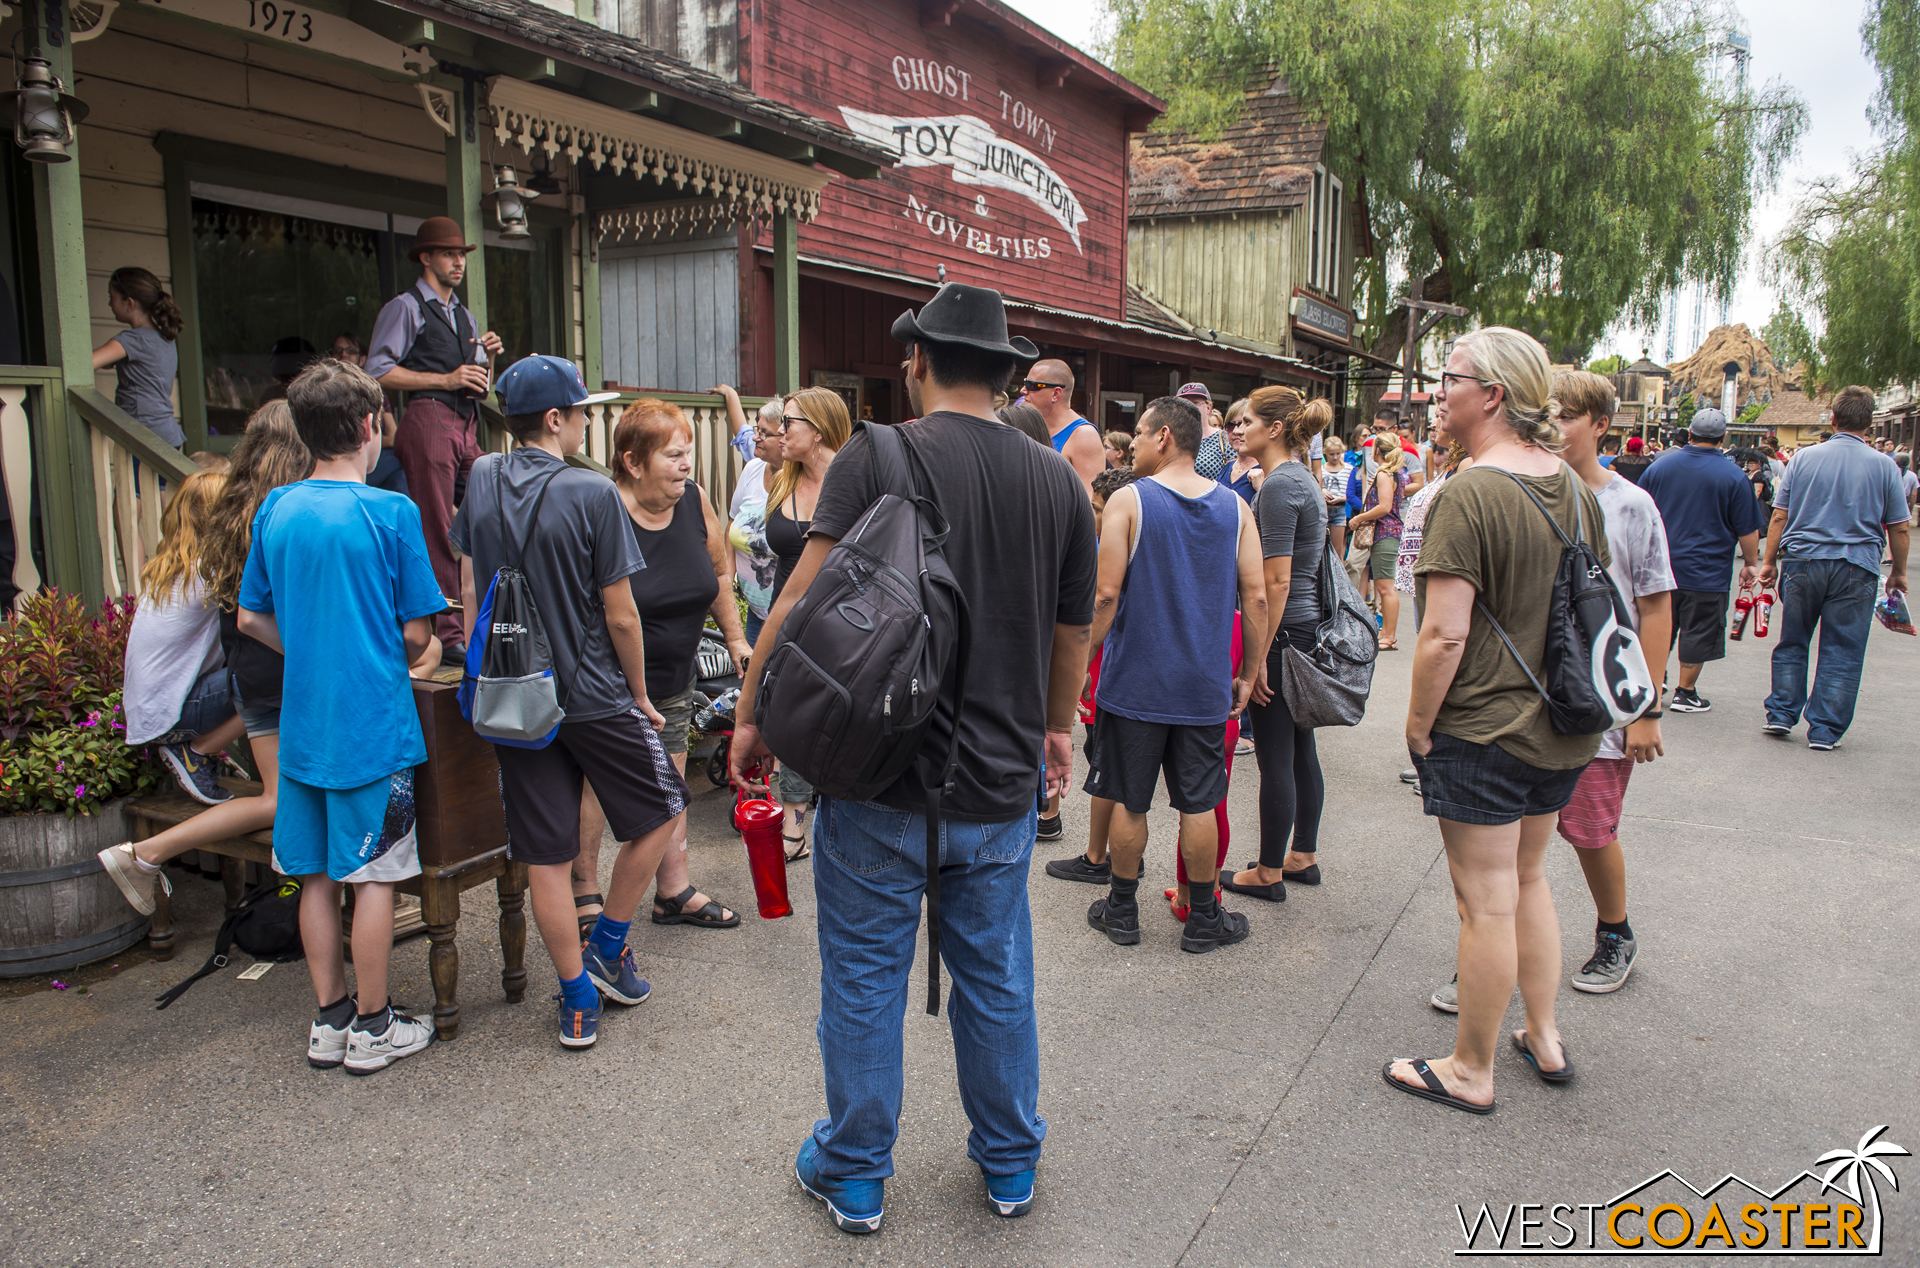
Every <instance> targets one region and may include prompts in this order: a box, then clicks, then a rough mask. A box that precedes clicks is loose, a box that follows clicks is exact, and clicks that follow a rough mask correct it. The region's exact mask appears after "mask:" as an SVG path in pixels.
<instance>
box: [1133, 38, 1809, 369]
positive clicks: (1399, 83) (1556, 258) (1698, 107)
mask: <svg viewBox="0 0 1920 1268" xmlns="http://www.w3.org/2000/svg"><path fill="white" fill-rule="evenodd" d="M1103 3H1105V4H1107V5H1108V7H1109V10H1110V13H1111V16H1112V22H1113V25H1112V30H1113V35H1112V39H1111V44H1110V47H1109V48H1108V49H1107V50H1106V51H1107V52H1108V54H1109V55H1110V56H1111V57H1112V58H1113V60H1114V61H1115V63H1116V64H1117V65H1118V66H1119V67H1120V69H1121V70H1123V71H1124V72H1126V73H1127V74H1129V75H1131V76H1133V77H1134V78H1136V79H1138V80H1139V81H1140V82H1142V83H1143V84H1145V85H1146V86H1147V87H1149V88H1151V89H1153V90H1154V91H1156V92H1159V93H1161V94H1162V95H1165V96H1166V97H1167V98H1168V99H1169V101H1170V103H1171V110H1170V112H1169V117H1168V119H1167V121H1166V123H1167V126H1169V127H1173V128H1182V129H1190V130H1193V131H1196V132H1198V133H1199V134H1200V135H1201V136H1202V137H1211V136H1213V135H1217V134H1218V132H1219V131H1220V130H1221V129H1223V128H1224V127H1225V126H1226V125H1227V124H1228V123H1230V122H1231V121H1232V120H1233V118H1234V117H1235V113H1236V112H1237V111H1238V110H1239V108H1240V103H1241V100H1242V93H1243V91H1244V88H1245V86H1246V85H1247V84H1248V83H1250V82H1253V81H1254V80H1256V79H1257V78H1258V77H1260V76H1262V75H1266V74H1273V73H1277V74H1280V75H1283V76H1285V78H1286V81H1287V84H1288V86H1289V87H1290V89H1291V90H1292V91H1293V92H1294V93H1295V94H1296V95H1297V96H1299V97H1300V98H1301V99H1302V100H1303V101H1304V102H1305V103H1306V105H1307V106H1308V107H1309V108H1310V109H1312V110H1313V111H1315V112H1316V113H1318V114H1319V115H1320V116H1321V117H1322V118H1323V119H1324V120H1325V122H1326V125H1327V153H1328V162H1329V164H1330V165H1332V166H1334V167H1335V168H1336V169H1338V170H1341V171H1344V172H1350V173H1352V174H1353V175H1354V176H1355V177H1356V178H1357V179H1356V180H1354V181H1352V182H1350V184H1349V188H1351V189H1354V190H1355V191H1356V193H1359V192H1361V191H1364V197H1365V198H1366V200H1367V208H1368V212H1369V214H1370V215H1371V216H1372V219H1373V225H1374V231H1375V235H1376V237H1377V238H1379V239H1381V240H1383V242H1384V245H1385V247H1386V250H1384V251H1378V250H1377V251H1376V253H1375V256H1374V259H1373V262H1372V265H1371V275H1370V276H1369V277H1368V279H1367V280H1368V283H1369V284H1368V285H1367V288H1366V290H1367V295H1368V311H1367V312H1366V313H1365V314H1364V317H1365V318H1366V322H1367V328H1368V330H1369V331H1371V332H1372V333H1373V334H1374V336H1375V347H1376V350H1380V351H1387V350H1391V349H1396V348H1397V346H1398V344H1399V343H1400V341H1401V340H1402V339H1403V338H1404V337H1405V326H1404V320H1405V310H1395V309H1393V308H1392V307H1391V306H1390V303H1389V296H1388V294H1387V283H1388V282H1389V281H1390V280H1392V279H1390V277H1389V274H1388V272H1387V261H1388V260H1389V259H1391V260H1392V261H1393V262H1394V272H1396V273H1399V272H1401V271H1402V270H1404V272H1405V275H1406V276H1419V277H1422V278H1423V290H1424V294H1425V296H1426V298H1428V299H1438V300H1445V301H1447V302H1451V303H1454V304H1458V305H1461V306H1464V307H1466V308H1467V309H1469V310H1470V311H1471V312H1472V313H1473V315H1474V316H1475V317H1477V318H1478V319H1479V320H1480V321H1482V322H1485V323H1504V324H1508V325H1517V326H1521V327H1523V328H1526V329H1530V330H1532V331H1533V332H1534V333H1536V334H1538V335H1539V336H1541V338H1542V339H1543V341H1544V342H1546V343H1547V344H1548V345H1549V347H1551V348H1552V349H1554V351H1555V355H1556V356H1558V357H1564V358H1566V359H1569V360H1584V359H1585V354H1586V353H1587V352H1588V351H1589V350H1590V349H1591V347H1592V345H1593V343H1594V342H1595V340H1597V339H1598V338H1599V336H1600V334H1601V333H1602V332H1603V331H1605V330H1606V328H1607V327H1608V326H1610V325H1612V324H1613V323H1614V322H1615V321H1617V320H1619V319H1621V318H1622V317H1625V318H1627V319H1629V320H1632V321H1634V322H1636V323H1638V324H1642V325H1646V326H1649V327H1651V326H1653V325H1654V324H1655V323H1657V321H1658V320H1659V314H1660V309H1661V304H1662V299H1663V297H1664V296H1665V295H1666V294H1667V293H1668V292H1669V291H1671V290H1672V289H1673V288H1674V286H1676V285H1677V284H1679V283H1680V282H1682V281H1687V280H1696V281H1701V282H1704V283H1706V284H1707V285H1708V286H1710V287H1711V288H1713V290H1714V291H1715V292H1717V293H1718V294H1719V295H1721V296H1730V295H1731V294H1732V290H1733V284H1734V280H1735V278H1736V277H1737V276H1738V274H1739V271H1740V262H1741V256H1742V253H1743V251H1744V249H1745V247H1746V245H1747V242H1748V238H1749V224H1750V215H1751V212H1752V208H1753V204H1754V200H1755V199H1756V197H1758V196H1759V195H1761V194H1763V193H1765V192H1766V191H1768V190H1770V189H1771V188H1772V182H1773V174H1774V173H1775V172H1776V171H1777V170H1779V168H1780V166H1781V165H1782V164H1783V163H1784V162H1785V161H1786V159H1787V158H1788V157H1789V156H1790V155H1791V154H1792V152H1793V150H1794V147H1795V145H1796V144H1797V142H1798V138H1799V136H1800V133H1801V132H1802V131H1803V130H1804V128H1805V126H1806V107H1805V105H1804V104H1803V103H1802V102H1801V101H1800V100H1799V98H1798V97H1797V96H1795V95H1794V94H1793V93H1792V92H1791V91H1790V90H1789V89H1787V88H1786V87H1784V86H1782V85H1779V84H1770V85H1768V86H1766V87H1765V88H1762V89H1758V90H1755V89H1753V88H1750V87H1749V86H1747V85H1746V84H1745V83H1744V81H1742V80H1739V79H1737V78H1736V77H1733V76H1720V75H1716V73H1715V63H1714V61H1713V59H1712V57H1711V56H1710V55H1709V51H1710V50H1711V48H1712V47H1713V46H1714V45H1715V43H1716V42H1717V41H1718V40H1720V39H1721V38H1722V37H1723V36H1724V35H1725V33H1726V31H1727V29H1728V25H1729V24H1728V21H1727V20H1726V18H1725V17H1724V16H1722V17H1718V18H1716V17H1714V16H1713V15H1712V14H1710V13H1709V12H1707V11H1705V10H1696V9H1688V8H1684V7H1678V6H1677V5H1676V4H1674V3H1670V2H1667V0H1537V2H1535V3H1526V2H1525V0H1508V2H1506V3H1501V2H1500V0H1103ZM1195 67H1207V68H1210V69H1209V70H1208V72H1207V73H1206V74H1204V75H1196V74H1195V71H1194V68H1195Z"/></svg>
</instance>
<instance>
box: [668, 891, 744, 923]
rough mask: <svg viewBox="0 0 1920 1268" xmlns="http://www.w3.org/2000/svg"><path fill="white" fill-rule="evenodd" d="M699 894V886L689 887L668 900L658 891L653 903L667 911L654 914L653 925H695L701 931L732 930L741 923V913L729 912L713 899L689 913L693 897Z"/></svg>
mask: <svg viewBox="0 0 1920 1268" xmlns="http://www.w3.org/2000/svg"><path fill="white" fill-rule="evenodd" d="M699 892H700V888H699V886H697V885H689V886H687V887H686V888H685V889H684V890H682V891H680V892H679V893H678V894H676V895H674V896H673V897H672V898H668V897H667V896H666V895H665V894H662V893H659V892H657V891H656V892H655V893H654V896H653V901H654V902H656V903H658V904H660V906H662V907H665V908H666V910H665V911H656V912H654V913H653V923H654V924H656V925H693V926H695V927H696V928H700V929H731V928H733V927H734V926H735V925H737V924H739V923H740V913H739V912H737V911H736V912H728V911H727V909H726V908H724V907H722V906H721V905H720V904H719V903H717V902H714V901H713V900H712V899H708V900H707V905H706V906H704V907H698V908H695V909H694V910H693V911H688V910H687V904H688V903H689V902H691V901H693V896H694V895H695V894H697V893H699Z"/></svg>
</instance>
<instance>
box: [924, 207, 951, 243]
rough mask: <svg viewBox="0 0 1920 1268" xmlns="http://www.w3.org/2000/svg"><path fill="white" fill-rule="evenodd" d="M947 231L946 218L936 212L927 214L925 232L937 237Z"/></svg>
mask: <svg viewBox="0 0 1920 1268" xmlns="http://www.w3.org/2000/svg"><path fill="white" fill-rule="evenodd" d="M946 231H947V218H946V217H945V216H943V215H941V214H940V213H939V212H937V211H930V212H928V213H927V232H928V233H930V234H932V235H933V236H934V237H936V238H937V237H939V236H940V235H941V234H943V233H945V232H946Z"/></svg>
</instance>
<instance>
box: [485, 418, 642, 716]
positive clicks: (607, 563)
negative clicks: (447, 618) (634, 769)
mask: <svg viewBox="0 0 1920 1268" xmlns="http://www.w3.org/2000/svg"><path fill="white" fill-rule="evenodd" d="M503 462H504V463H505V464H506V470H505V473H504V474H505V478H504V482H503V481H502V480H501V478H500V474H499V468H500V465H501V464H502V463H503ZM555 471H558V472H559V474H558V475H555V476H553V487H552V488H550V489H548V490H547V496H546V501H545V502H543V503H542V504H541V506H540V522H539V524H538V525H536V526H534V527H533V530H532V534H531V536H527V533H528V523H527V517H528V516H529V515H531V514H532V512H533V503H534V499H535V498H537V497H538V496H539V495H540V486H541V485H542V484H543V483H545V481H546V480H547V478H548V476H549V475H550V474H551V473H553V472H555ZM503 484H504V489H505V502H506V521H507V530H508V531H509V532H511V533H513V534H514V535H515V537H516V539H520V538H524V539H525V540H526V543H527V545H526V553H525V554H524V555H523V556H522V560H521V567H522V569H523V570H524V571H525V572H526V574H527V581H528V583H529V584H530V585H531V586H532V588H533V601H534V603H535V604H536V605H538V607H539V609H540V624H541V625H543V626H545V627H546V631H547V644H548V646H550V647H551V648H552V649H553V676H554V678H555V679H556V680H557V682H558V685H559V689H560V707H561V708H562V709H564V710H566V713H567V720H568V721H569V722H591V721H593V720H594V719H596V718H610V717H613V716H614V715H616V714H620V713H625V712H626V711H627V710H629V709H631V708H633V692H632V690H631V689H629V688H628V686H627V677H626V675H625V674H624V673H623V672H621V669H620V658H619V657H618V656H617V655H615V654H614V650H613V640H612V639H611V638H610V637H609V636H608V634H607V613H606V609H605V607H604V606H603V605H602V603H601V600H600V591H601V590H602V589H604V588H605V587H607V586H610V585H612V584H613V583H614V582H616V581H620V580H622V579H624V578H626V577H630V576H632V575H633V574H634V573H636V572H638V571H640V570H641V569H642V568H644V567H646V566H647V565H646V561H645V560H643V559H641V558H640V547H639V546H638V545H636V544H635V542H634V540H633V530H632V529H631V527H629V522H628V519H627V508H626V507H625V506H624V505H622V504H621V501H620V491H619V490H618V489H616V488H614V486H613V481H611V480H609V479H607V478H606V477H605V476H603V475H599V474H596V473H595V472H592V471H586V470H582V469H581V468H578V467H569V466H568V465H567V464H566V463H564V462H562V461H561V460H560V459H558V458H556V457H554V456H553V455H552V454H550V453H548V452H547V451H546V450H544V449H537V448H534V447H533V446H530V445H523V446H521V447H520V448H518V449H515V450H514V451H513V452H512V453H511V454H509V455H507V456H506V457H505V458H501V457H499V456H497V455H494V454H488V455H486V456H485V457H483V458H481V459H480V460H479V461H477V462H475V463H474V464H473V474H472V475H470V476H469V477H467V500H466V501H465V502H463V503H461V504H460V510H459V511H458V512H457V513H456V514H455V515H454V517H453V527H452V529H450V530H449V531H448V533H447V540H448V541H450V542H452V543H453V546H454V549H455V550H458V551H459V552H460V553H461V554H463V555H471V556H472V557H473V584H474V589H475V590H476V591H477V594H476V596H475V601H476V602H482V603H484V602H485V601H486V597H487V587H488V586H489V585H491V584H493V574H494V573H495V572H498V571H499V569H500V566H501V565H502V564H503V563H505V562H506V547H505V545H504V543H503V540H502V537H501V531H500V499H499V498H498V496H497V495H496V492H495V490H496V489H499V488H501V487H502V485H503Z"/></svg>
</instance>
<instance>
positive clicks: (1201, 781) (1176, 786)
mask: <svg viewBox="0 0 1920 1268" xmlns="http://www.w3.org/2000/svg"><path fill="white" fill-rule="evenodd" d="M1162 772H1165V774H1166V777H1167V800H1168V801H1170V802H1172V803H1173V808H1174V809H1175V810H1178V811H1179V812H1180V813H1182V814H1189V815H1197V814H1206V813H1208V812H1210V811H1211V810H1212V809H1213V808H1214V807H1215V806H1217V805H1219V804H1220V803H1221V802H1222V801H1223V800H1225V799H1226V795H1227V724H1226V723H1224V722H1216V723H1214V724H1213V725H1212V726H1174V725H1171V724H1169V723H1165V722H1142V721H1140V720H1139V719H1138V718H1123V717H1121V716H1120V715H1119V714H1117V713H1115V712H1113V711H1112V710H1111V709H1102V710H1100V712H1099V714H1098V715H1096V717H1095V718H1094V722H1093V742H1092V743H1091V744H1089V745H1087V782H1086V786H1085V791H1086V792H1089V793H1091V794H1093V795H1094V796H1095V797H1105V798H1107V799H1108V800H1109V801H1117V802H1119V803H1120V804H1121V805H1123V806H1125V807H1126V808H1127V809H1128V810H1131V811H1132V812H1133V813H1134V814H1137V815H1143V814H1145V813H1147V811H1148V809H1149V808H1151V807H1152V805H1153V789H1154V786H1155V785H1156V784H1158V783H1159V782H1160V775H1161V773H1162Z"/></svg>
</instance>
